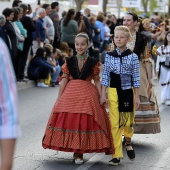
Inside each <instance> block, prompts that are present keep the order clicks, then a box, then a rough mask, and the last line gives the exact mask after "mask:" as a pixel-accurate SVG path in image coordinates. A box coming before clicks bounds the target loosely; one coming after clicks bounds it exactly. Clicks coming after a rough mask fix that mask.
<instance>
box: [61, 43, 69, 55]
mask: <svg viewBox="0 0 170 170" xmlns="http://www.w3.org/2000/svg"><path fill="white" fill-rule="evenodd" d="M60 50H61V53H62V56H63V57H65V58H66V57H68V54H69V46H68V44H67V43H66V42H62V43H61V44H60Z"/></svg>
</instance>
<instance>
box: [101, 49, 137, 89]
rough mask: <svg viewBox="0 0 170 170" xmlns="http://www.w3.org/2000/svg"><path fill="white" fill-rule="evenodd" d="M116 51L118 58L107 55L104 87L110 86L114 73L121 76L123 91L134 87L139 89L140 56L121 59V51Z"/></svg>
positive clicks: (103, 78) (133, 54) (103, 79)
mask: <svg viewBox="0 0 170 170" xmlns="http://www.w3.org/2000/svg"><path fill="white" fill-rule="evenodd" d="M126 50H127V49H126ZM126 50H125V51H126ZM116 51H117V54H118V56H112V55H110V54H109V53H107V54H106V58H105V63H104V69H103V74H102V85H103V86H107V87H108V86H109V82H110V73H111V72H113V73H115V74H119V75H120V79H121V88H122V89H123V90H125V89H130V88H132V86H133V87H134V88H137V87H139V86H140V68H139V60H138V56H137V55H136V54H135V53H131V54H129V55H127V56H123V57H119V56H121V52H120V51H119V49H116ZM125 51H124V52H125Z"/></svg>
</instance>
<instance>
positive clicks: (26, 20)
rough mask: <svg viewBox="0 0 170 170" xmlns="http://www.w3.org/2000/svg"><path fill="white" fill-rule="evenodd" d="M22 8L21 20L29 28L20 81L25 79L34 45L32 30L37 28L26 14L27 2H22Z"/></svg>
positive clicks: (19, 73)
mask: <svg viewBox="0 0 170 170" xmlns="http://www.w3.org/2000/svg"><path fill="white" fill-rule="evenodd" d="M20 8H22V9H23V17H22V18H21V20H20V21H21V22H22V24H23V26H24V28H25V29H26V30H27V38H25V41H24V49H23V51H22V58H21V59H20V63H19V64H20V69H19V70H18V78H19V79H20V81H24V70H25V66H26V62H27V59H28V53H29V51H30V47H31V45H32V32H33V31H34V30H35V24H34V23H33V21H32V19H31V18H30V17H28V16H26V14H27V10H28V6H27V4H23V3H22V4H20Z"/></svg>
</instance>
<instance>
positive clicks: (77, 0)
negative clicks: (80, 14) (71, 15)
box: [75, 0, 85, 11]
mask: <svg viewBox="0 0 170 170" xmlns="http://www.w3.org/2000/svg"><path fill="white" fill-rule="evenodd" d="M84 1H85V0H75V3H76V11H80V10H81V6H82V4H83V2H84Z"/></svg>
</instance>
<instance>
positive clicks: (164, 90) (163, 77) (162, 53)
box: [156, 45, 170, 105]
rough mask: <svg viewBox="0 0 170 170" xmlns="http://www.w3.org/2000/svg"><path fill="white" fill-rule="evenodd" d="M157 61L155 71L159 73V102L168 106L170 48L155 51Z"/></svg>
mask: <svg viewBox="0 0 170 170" xmlns="http://www.w3.org/2000/svg"><path fill="white" fill-rule="evenodd" d="M157 53H158V59H157V63H156V71H157V72H159V73H158V75H159V83H160V85H161V101H162V103H165V104H166V105H170V46H168V45H167V46H164V45H162V46H160V47H159V48H158V49H157Z"/></svg>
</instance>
